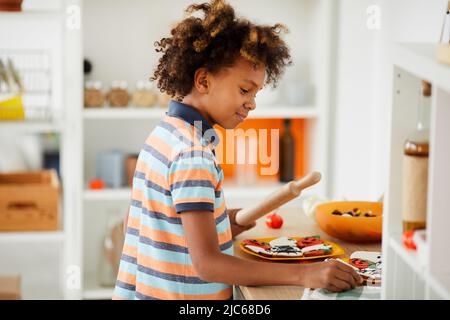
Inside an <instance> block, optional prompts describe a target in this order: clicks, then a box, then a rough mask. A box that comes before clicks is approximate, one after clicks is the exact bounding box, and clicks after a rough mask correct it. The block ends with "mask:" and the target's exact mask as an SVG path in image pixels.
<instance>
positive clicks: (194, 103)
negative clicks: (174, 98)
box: [182, 93, 216, 126]
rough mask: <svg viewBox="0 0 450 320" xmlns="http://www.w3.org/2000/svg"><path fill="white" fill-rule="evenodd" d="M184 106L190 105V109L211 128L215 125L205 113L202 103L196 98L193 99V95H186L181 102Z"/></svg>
mask: <svg viewBox="0 0 450 320" xmlns="http://www.w3.org/2000/svg"><path fill="white" fill-rule="evenodd" d="M182 102H183V103H184V104H187V105H190V106H191V107H193V108H195V109H196V110H197V111H198V112H199V113H200V114H201V115H202V116H203V117H204V118H205V119H206V120H208V122H209V123H210V124H211V126H213V125H215V124H216V123H215V122H214V120H213V119H212V118H211V116H210V115H209V113H208V112H207V111H206V108H205V106H204V104H203V103H202V101H201V99H199V98H198V97H195V95H194V94H192V93H191V94H188V95H187V96H185V97H184V98H183V101H182Z"/></svg>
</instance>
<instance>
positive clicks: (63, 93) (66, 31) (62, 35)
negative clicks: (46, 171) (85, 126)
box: [0, 0, 82, 299]
mask: <svg viewBox="0 0 450 320" xmlns="http://www.w3.org/2000/svg"><path fill="white" fill-rule="evenodd" d="M36 5H37V6H36V8H39V7H40V4H36ZM69 6H80V1H78V0H64V1H54V2H53V4H52V6H51V8H50V9H49V8H48V7H47V8H45V9H43V10H38V9H36V10H34V9H33V10H30V11H28V10H26V9H24V11H22V12H15V13H9V12H1V13H0V39H1V41H0V42H1V44H2V49H3V50H11V52H23V53H27V54H28V52H38V51H39V52H40V51H43V52H48V57H49V61H50V71H51V74H50V83H51V100H50V103H49V105H48V110H47V109H46V111H48V112H49V115H50V113H51V118H49V119H48V120H47V118H46V119H45V120H44V119H43V120H31V119H30V120H24V121H8V122H6V121H2V122H0V134H1V133H5V132H7V133H8V134H9V135H21V134H36V135H39V134H45V133H57V134H59V137H60V139H59V140H60V145H59V150H60V153H59V155H60V169H61V170H60V173H61V181H60V183H61V190H62V192H61V199H60V201H61V209H60V215H61V219H60V220H61V225H60V229H59V230H57V231H49V232H8V233H0V244H1V245H0V260H1V261H2V264H1V265H0V273H1V274H20V275H21V278H22V293H23V295H22V296H23V298H24V299H67V298H70V297H71V296H72V297H73V295H71V294H72V293H71V291H72V288H71V287H70V286H68V285H67V284H68V279H69V278H68V277H69V276H70V274H68V273H67V271H68V270H69V269H68V267H70V266H79V265H80V262H79V260H78V261H77V251H79V250H78V249H76V243H77V241H79V240H77V238H78V237H77V229H76V228H77V213H78V212H77V210H78V204H79V202H80V200H79V197H80V196H81V194H80V192H77V184H78V180H77V177H79V176H80V174H78V171H77V170H76V168H77V167H78V164H79V163H80V161H79V159H78V153H79V150H80V149H81V145H80V144H79V142H80V138H79V134H80V129H79V128H80V124H81V114H77V111H80V110H81V104H82V100H81V98H82V96H81V90H79V88H81V84H82V65H81V61H80V60H81V59H80V57H81V36H80V31H79V30H76V29H75V30H72V29H70V28H67V25H66V18H67V17H68V16H67V14H68V13H67V11H66V8H67V7H69ZM74 168H75V169H74ZM6 262H7V263H6ZM76 276H77V275H75V277H76ZM75 280H76V279H75ZM75 282H76V281H75ZM75 291H76V290H75Z"/></svg>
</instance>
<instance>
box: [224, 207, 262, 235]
mask: <svg viewBox="0 0 450 320" xmlns="http://www.w3.org/2000/svg"><path fill="white" fill-rule="evenodd" d="M239 210H241V209H227V212H228V216H229V217H230V224H231V234H232V235H233V238H234V237H236V236H237V235H238V234H241V233H242V232H244V231H247V230H249V229H251V228H253V227H254V226H256V222H253V223H252V224H251V225H249V226H241V225H239V224H237V223H236V213H237V212H238V211H239Z"/></svg>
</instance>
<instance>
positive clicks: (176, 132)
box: [153, 120, 194, 147]
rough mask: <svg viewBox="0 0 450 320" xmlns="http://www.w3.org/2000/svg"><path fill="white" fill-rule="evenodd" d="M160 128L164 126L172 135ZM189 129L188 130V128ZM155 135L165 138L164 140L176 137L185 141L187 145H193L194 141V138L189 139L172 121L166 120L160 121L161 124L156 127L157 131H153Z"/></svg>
mask: <svg viewBox="0 0 450 320" xmlns="http://www.w3.org/2000/svg"><path fill="white" fill-rule="evenodd" d="M159 128H162V129H164V130H166V132H167V133H170V136H169V135H167V134H164V133H163V132H162V130H159ZM186 131H187V130H186ZM153 132H154V133H155V135H157V136H159V137H161V138H163V140H164V141H170V140H169V139H172V138H175V139H177V140H178V141H180V142H182V143H184V144H185V145H186V147H193V146H194V143H193V142H192V140H189V139H188V138H187V137H186V136H185V135H184V134H183V133H182V132H181V131H180V130H179V128H177V127H175V126H174V125H172V124H171V123H168V122H165V121H164V120H163V121H161V122H160V123H159V125H158V126H157V127H156V128H155V131H153Z"/></svg>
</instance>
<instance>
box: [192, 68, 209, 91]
mask: <svg viewBox="0 0 450 320" xmlns="http://www.w3.org/2000/svg"><path fill="white" fill-rule="evenodd" d="M194 86H195V89H197V91H198V92H200V93H208V92H209V73H208V71H207V70H206V68H200V69H198V70H197V71H195V75H194Z"/></svg>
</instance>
